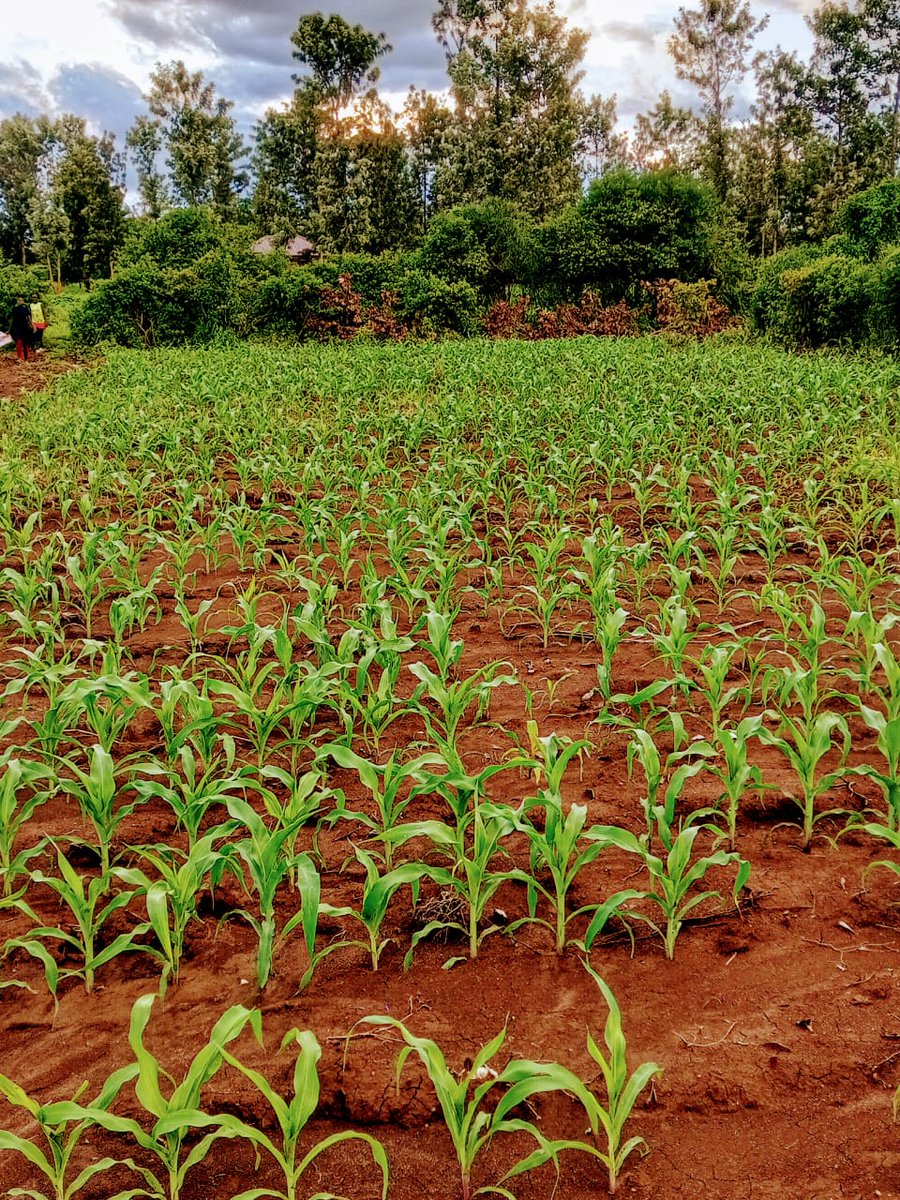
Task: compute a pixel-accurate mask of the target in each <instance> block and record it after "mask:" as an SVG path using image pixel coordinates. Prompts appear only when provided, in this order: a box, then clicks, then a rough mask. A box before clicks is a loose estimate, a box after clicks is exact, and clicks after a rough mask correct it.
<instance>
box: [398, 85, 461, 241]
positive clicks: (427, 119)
mask: <svg viewBox="0 0 900 1200" xmlns="http://www.w3.org/2000/svg"><path fill="white" fill-rule="evenodd" d="M402 121H403V130H404V133H405V134H406V141H407V145H408V146H409V154H410V167H411V170H412V176H413V183H414V186H415V191H416V208H417V213H418V224H419V227H420V229H421V232H422V233H423V234H424V232H425V231H426V229H427V228H428V223H429V221H430V220H431V218H432V216H433V215H434V214H435V213H436V212H437V211H438V209H440V208H441V207H442V204H441V194H440V191H439V188H438V180H439V177H440V171H441V167H442V165H443V164H444V163H445V162H446V157H447V139H448V137H449V136H450V130H451V126H452V122H453V114H452V113H451V112H450V110H449V108H447V107H446V105H444V104H441V102H440V101H439V100H438V99H437V97H436V96H433V95H432V94H431V93H430V92H426V91H423V90H419V89H417V88H415V87H411V88H410V89H409V93H408V94H407V97H406V104H405V105H404V106H403V113H402Z"/></svg>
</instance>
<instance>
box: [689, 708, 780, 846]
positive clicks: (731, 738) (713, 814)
mask: <svg viewBox="0 0 900 1200" xmlns="http://www.w3.org/2000/svg"><path fill="white" fill-rule="evenodd" d="M762 724H763V719H762V716H755V717H744V719H743V720H742V721H741V722H740V723H739V724H738V726H737V728H736V729H728V728H723V727H721V726H719V727H718V728H717V730H716V734H715V745H714V746H710V749H711V750H712V752H713V753H714V754H715V753H716V752H718V754H719V758H720V761H721V763H722V765H721V766H719V765H717V764H715V763H713V762H706V763H704V769H705V770H707V771H708V772H709V773H710V774H711V775H714V776H715V777H716V779H718V780H719V782H720V783H721V785H722V794H721V796H720V797H719V803H718V804H716V805H714V806H713V807H711V808H704V809H700V810H698V811H697V812H695V813H692V814H691V820H692V821H694V822H696V821H701V820H704V819H706V820H707V821H708V826H707V827H708V828H709V829H711V830H713V831H715V832H716V833H721V836H722V837H724V838H725V839H726V840H727V842H728V849H729V850H734V849H735V848H736V845H737V819H738V812H739V810H740V806H741V800H742V799H743V798H744V795H745V794H746V793H747V792H748V791H754V792H758V791H760V790H761V789H762V788H764V787H766V786H767V785H766V784H764V783H763V781H762V772H761V771H760V769H759V767H758V766H756V765H755V764H754V763H751V762H750V761H749V759H748V757H747V748H748V743H749V742H750V740H751V739H752V738H758V737H760V735H761V733H762ZM723 820H724V828H723Z"/></svg>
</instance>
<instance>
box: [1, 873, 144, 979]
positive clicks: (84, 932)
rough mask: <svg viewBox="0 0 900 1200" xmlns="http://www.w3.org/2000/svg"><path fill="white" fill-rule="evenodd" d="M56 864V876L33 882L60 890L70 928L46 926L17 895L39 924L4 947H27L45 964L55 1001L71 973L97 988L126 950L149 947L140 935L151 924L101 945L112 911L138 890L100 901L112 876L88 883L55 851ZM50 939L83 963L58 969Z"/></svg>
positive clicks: (37, 875) (38, 877)
mask: <svg viewBox="0 0 900 1200" xmlns="http://www.w3.org/2000/svg"><path fill="white" fill-rule="evenodd" d="M56 864H57V868H58V869H59V876H58V877H57V876H55V875H45V874H44V873H43V871H33V872H32V875H31V881H32V883H34V884H44V885H45V886H46V887H48V888H50V889H51V891H53V892H54V893H55V894H56V896H57V899H58V900H59V902H60V903H61V904H62V905H63V906H64V907H65V908H66V909H67V910H68V913H67V915H68V918H69V922H70V927H71V932H70V930H69V929H63V928H62V927H60V926H51V925H45V924H44V922H43V920H42V919H41V917H40V916H38V914H37V913H36V912H35V911H34V909H33V908H32V907H31V905H29V904H28V903H27V902H26V901H25V900H23V899H22V898H21V897H18V898H16V899H14V900H13V906H14V907H15V908H17V909H18V910H19V911H20V912H22V913H24V915H25V916H26V917H28V919H29V920H30V921H32V922H33V923H34V926H35V928H33V929H31V930H29V931H28V933H25V934H23V935H22V936H21V937H16V938H10V939H9V940H8V941H7V942H6V944H5V946H4V947H3V953H4V956H5V955H7V954H9V952H10V951H11V950H25V951H26V952H27V953H28V954H30V955H31V956H32V957H33V958H37V959H38V960H39V961H40V962H41V963H42V964H43V967H44V976H45V978H46V981H47V987H48V988H49V989H50V993H51V995H52V996H53V998H54V1000H55V999H56V992H57V988H58V986H59V981H60V980H61V979H65V978H68V977H69V976H70V975H74V976H77V977H78V978H80V979H83V980H84V987H85V991H88V992H91V991H93V987H94V975H95V973H96V972H97V971H98V970H99V969H100V968H101V967H102V966H103V965H104V964H105V963H108V962H110V961H111V960H112V959H114V958H116V957H117V955H119V954H124V953H125V952H126V951H128V950H143V951H146V950H147V949H148V947H146V946H145V945H143V944H142V943H141V942H140V940H139V939H140V938H141V937H143V936H144V934H145V933H147V931H148V930H149V928H150V926H149V925H148V924H146V923H143V924H138V925H135V927H134V928H133V929H132V930H130V931H129V932H127V933H120V934H119V935H118V936H117V937H115V938H114V939H113V940H112V941H111V942H110V943H109V944H108V945H106V946H103V947H102V949H98V941H99V940H100V934H101V931H102V929H103V926H104V925H105V924H106V922H107V921H108V920H109V918H110V917H111V916H112V915H113V914H114V913H116V912H119V911H120V910H121V909H123V908H125V907H126V906H127V905H128V904H130V902H131V901H132V900H133V899H134V897H135V895H136V894H137V893H136V892H134V891H131V892H119V893H118V894H117V895H115V896H113V897H112V899H111V900H109V901H108V902H107V903H106V904H102V901H103V900H104V898H105V897H107V896H108V895H109V892H110V881H111V876H109V875H97V876H95V877H94V878H93V879H90V880H88V881H87V886H85V879H84V878H83V877H82V876H81V875H79V874H78V872H77V871H76V870H75V868H74V867H73V866H72V865H71V863H70V862H69V860H68V859H67V858H66V856H65V855H64V854H63V853H62V851H61V850H57V852H56ZM46 939H49V940H51V941H55V942H58V943H59V944H60V945H61V946H62V947H64V948H66V949H68V950H69V951H70V952H71V951H74V952H75V954H76V955H77V956H78V958H79V959H80V962H81V965H80V966H78V967H73V968H72V969H71V970H66V971H62V970H60V968H59V966H58V965H57V963H56V961H55V960H54V959H53V957H52V956H51V955H50V952H49V951H48V950H47V947H46V946H45V945H44V941H45V940H46Z"/></svg>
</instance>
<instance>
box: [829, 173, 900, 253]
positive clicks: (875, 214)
mask: <svg viewBox="0 0 900 1200" xmlns="http://www.w3.org/2000/svg"><path fill="white" fill-rule="evenodd" d="M837 227H838V229H839V230H840V231H841V233H842V234H844V235H845V237H846V239H847V242H848V243H849V245H850V247H852V251H853V253H854V254H856V255H859V256H860V257H864V258H874V257H875V256H876V255H877V254H878V252H879V251H880V250H881V248H882V247H883V246H886V245H888V244H890V243H895V242H900V179H886V180H885V181H884V182H883V183H879V184H878V185H877V186H876V187H871V188H867V189H866V191H864V192H857V194H856V195H855V196H851V197H850V199H849V200H848V201H847V202H846V203H845V204H844V205H843V207H842V208H841V210H840V211H839V213H838V215H837Z"/></svg>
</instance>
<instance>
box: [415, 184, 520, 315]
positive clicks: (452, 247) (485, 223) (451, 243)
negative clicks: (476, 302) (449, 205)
mask: <svg viewBox="0 0 900 1200" xmlns="http://www.w3.org/2000/svg"><path fill="white" fill-rule="evenodd" d="M528 233H529V227H528V223H527V220H526V218H525V217H523V216H522V215H521V214H520V213H519V212H517V210H516V209H515V207H514V206H513V205H512V204H510V203H508V202H507V201H505V200H486V201H485V202H484V203H483V204H467V205H464V206H462V207H460V208H454V209H451V210H450V211H449V212H446V213H439V214H438V215H437V216H436V217H434V219H433V220H432V222H431V225H430V226H429V229H428V233H427V234H426V236H425V240H424V242H423V243H422V248H421V250H420V251H419V255H418V260H419V266H420V268H421V270H422V271H424V272H425V274H426V275H432V276H437V277H438V278H440V279H445V280H448V281H451V282H459V281H462V282H465V283H467V284H469V285H470V287H472V288H474V289H475V291H476V292H477V293H478V295H479V296H480V298H481V300H482V301H483V302H484V303H485V304H490V303H492V302H493V301H494V300H499V299H508V297H509V294H510V291H511V289H512V287H513V285H514V284H516V283H517V282H519V281H520V279H521V278H522V273H523V267H524V259H525V255H526V247H527V242H528Z"/></svg>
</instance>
